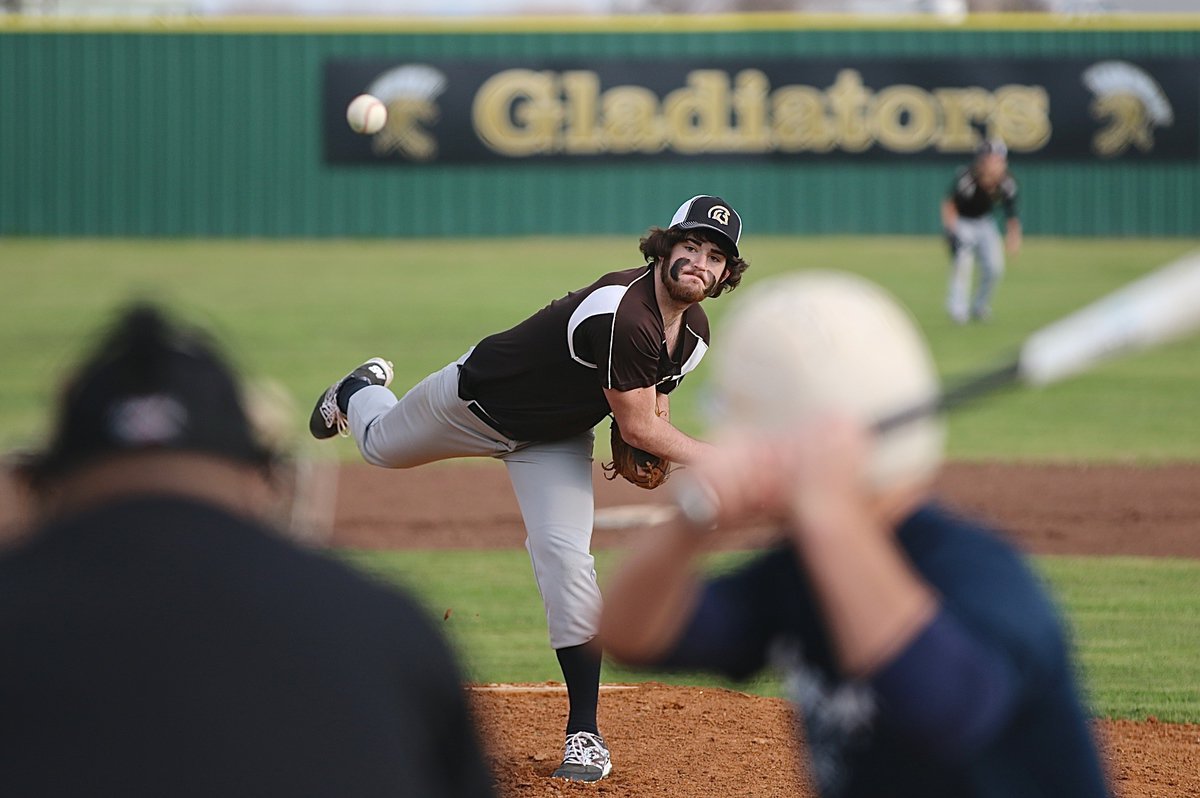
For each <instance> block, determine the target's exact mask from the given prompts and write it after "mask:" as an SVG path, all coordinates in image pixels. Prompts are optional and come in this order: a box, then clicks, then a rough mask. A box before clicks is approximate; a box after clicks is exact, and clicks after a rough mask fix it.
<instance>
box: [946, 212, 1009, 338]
mask: <svg viewBox="0 0 1200 798" xmlns="http://www.w3.org/2000/svg"><path fill="white" fill-rule="evenodd" d="M955 233H956V234H957V235H958V240H959V247H958V250H957V251H956V252H955V256H954V260H953V261H952V262H951V263H950V285H949V288H948V290H947V292H946V312H947V313H949V314H950V318H952V319H954V320H955V321H958V322H965V321H967V320H968V319H971V318H975V319H982V318H987V317H988V315H989V314H990V313H991V303H992V293H993V291H995V288H996V283H998V282H999V281H1000V278H1001V276H1003V274H1004V244H1003V242H1002V241H1001V240H1000V232H999V230H997V228H996V222H995V220H994V219H993V218H992V217H991V216H990V215H988V216H983V217H980V218H978V219H967V218H963V217H961V216H960V217H959V219H958V225H957V227H956V228H955ZM976 265H978V266H979V283H978V285H976V287H975V295H974V297H972V296H971V277H972V272H973V271H974V270H975V266H976Z"/></svg>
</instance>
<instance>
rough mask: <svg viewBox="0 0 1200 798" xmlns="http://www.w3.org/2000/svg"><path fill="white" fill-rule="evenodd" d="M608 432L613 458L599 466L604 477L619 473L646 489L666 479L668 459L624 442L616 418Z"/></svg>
mask: <svg viewBox="0 0 1200 798" xmlns="http://www.w3.org/2000/svg"><path fill="white" fill-rule="evenodd" d="M609 433H610V434H609V439H610V441H611V443H612V455H613V459H612V462H611V463H604V464H603V465H602V466H601V467H602V468H603V469H604V476H605V479H616V478H617V476H618V475H619V476H622V477H625V479H627V480H629V481H630V482H632V483H633V484H634V485H637V486H638V487H639V488H645V489H646V490H653V489H654V488H657V487H658V486H659V485H661V484H663V483H664V482H666V481H667V476H668V475H669V474H670V473H671V461H670V460H668V459H666V458H665V457H659V456H658V455H656V454H650V452H646V451H642V450H641V449H635V448H634V447H632V446H630V445H629V444H628V443H626V442H625V439H624V438H622V437H621V428H620V427H618V426H617V420H616V419H613V422H612V425H611V426H610V427H609Z"/></svg>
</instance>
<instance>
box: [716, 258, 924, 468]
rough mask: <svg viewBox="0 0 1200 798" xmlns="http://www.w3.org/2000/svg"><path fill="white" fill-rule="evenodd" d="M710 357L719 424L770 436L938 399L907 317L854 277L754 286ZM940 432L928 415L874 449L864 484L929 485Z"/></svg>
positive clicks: (819, 275) (806, 276) (795, 276)
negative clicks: (805, 422) (818, 420)
mask: <svg viewBox="0 0 1200 798" xmlns="http://www.w3.org/2000/svg"><path fill="white" fill-rule="evenodd" d="M717 338H718V340H719V341H720V343H719V345H718V346H716V347H715V348H714V350H713V353H712V354H713V360H714V364H715V370H714V373H713V384H712V389H713V392H714V397H713V398H714V400H715V402H714V409H715V410H716V411H717V413H718V414H719V416H720V418H719V419H715V420H716V421H717V422H718V423H721V424H725V423H728V424H732V425H735V426H743V427H746V426H748V427H754V428H759V429H770V428H777V427H781V426H784V425H788V424H794V423H796V422H798V421H800V420H802V419H804V418H805V417H806V416H810V415H812V414H814V413H817V412H821V411H829V410H837V411H840V412H843V413H849V414H851V415H853V416H855V417H856V418H859V419H861V420H862V421H863V422H865V423H872V422H875V421H878V420H880V419H882V418H885V417H887V416H889V415H891V414H893V413H896V412H898V411H901V410H904V409H907V408H909V407H911V406H913V405H916V404H918V403H921V402H925V401H929V400H931V399H932V398H934V397H936V396H937V395H938V393H939V384H938V378H937V372H936V369H935V367H934V363H933V358H932V357H931V355H930V353H929V349H928V346H927V344H926V342H925V339H924V337H923V336H922V335H921V333H920V331H919V330H918V328H917V325H916V323H915V322H914V320H913V319H912V317H911V316H910V314H909V313H908V311H907V310H906V309H905V308H904V307H903V306H902V305H901V304H900V303H899V302H897V301H896V300H895V299H894V298H893V297H892V296H891V295H890V294H888V293H887V292H886V291H885V290H884V289H883V288H881V287H880V286H878V285H876V284H875V283H873V282H870V281H869V280H866V279H864V278H862V277H859V276H857V275H853V274H848V273H842V272H831V271H806V272H796V273H792V274H789V275H785V276H782V277H776V278H772V279H769V280H765V281H762V282H760V283H757V284H756V285H754V286H753V287H752V288H751V289H750V291H748V292H747V293H745V294H743V295H742V296H741V297H740V298H739V301H738V302H736V303H735V305H734V307H733V308H731V310H730V314H729V315H728V316H727V317H726V319H725V321H724V327H723V328H722V329H721V330H720V332H719V335H718V336H717ZM944 440H945V430H944V426H943V424H942V421H941V419H940V418H937V417H927V418H924V419H922V420H919V421H914V422H911V423H909V424H906V425H904V426H902V427H899V428H897V429H895V430H893V431H890V432H888V433H887V434H886V435H883V436H881V437H880V438H878V439H877V441H876V446H875V449H874V451H873V453H872V460H871V463H870V466H869V474H868V478H869V480H870V482H871V484H872V485H873V486H874V487H875V488H876V489H879V490H883V489H886V488H889V487H892V486H895V485H899V484H908V483H912V482H915V481H920V480H923V479H925V478H928V477H931V476H932V475H933V474H934V473H935V472H936V471H937V469H938V467H939V466H940V465H941V461H942V453H943V448H944Z"/></svg>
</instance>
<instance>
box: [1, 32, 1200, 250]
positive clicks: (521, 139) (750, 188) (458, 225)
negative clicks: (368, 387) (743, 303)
mask: <svg viewBox="0 0 1200 798" xmlns="http://www.w3.org/2000/svg"><path fill="white" fill-rule="evenodd" d="M1197 81H1200V16H1196V17H1190V16H1185V17H1154V18H1149V17H1131V18H1122V19H1113V18H1098V19H1093V20H1069V19H1061V18H1052V17H1041V16H1022V15H1015V16H1006V17H992V18H988V17H981V18H978V19H976V18H972V19H971V20H970V21H968V22H965V23H959V24H951V23H943V22H938V21H935V20H922V19H906V20H892V21H887V22H885V21H877V22H874V23H870V24H867V23H863V22H861V21H856V20H851V19H848V18H836V17H835V18H827V17H799V16H791V15H787V16H783V15H751V16H735V17H703V18H695V19H682V18H674V19H672V18H666V17H639V18H633V17H629V18H622V17H618V18H611V19H605V20H593V21H571V20H566V19H537V18H532V19H524V20H514V21H505V22H499V21H497V22H492V23H487V24H483V23H470V22H453V21H442V22H433V21H430V22H415V21H410V22H405V21H403V20H394V19H389V20H333V21H329V20H325V21H306V20H258V19H253V20H205V21H196V20H176V21H167V20H146V21H140V22H105V21H94V20H76V21H51V20H47V19H41V18H28V17H26V18H21V17H9V18H5V19H3V20H0V234H2V235H6V236H60V235H61V236H263V237H293V236H315V237H333V236H474V235H484V236H493V235H530V234H579V233H589V234H590V233H622V234H624V233H637V232H641V231H642V230H644V229H645V228H646V227H647V226H648V225H650V224H664V223H665V222H667V221H668V219H669V216H670V213H671V211H672V210H673V209H674V207H675V206H676V205H677V204H678V203H679V202H680V201H681V200H682V199H684V198H686V197H688V196H691V195H693V194H696V193H701V192H704V193H717V194H720V195H722V196H724V197H725V198H726V199H728V200H730V201H731V202H732V203H733V204H734V205H735V206H736V207H738V208H739V210H741V211H742V214H743V217H744V219H745V221H746V231H747V233H748V234H750V233H772V234H794V233H798V234H821V233H847V232H851V233H888V234H897V233H899V234H927V233H933V232H936V231H937V230H938V227H939V222H938V213H937V204H938V200H939V197H940V196H941V194H942V193H943V192H944V190H945V188H946V187H947V186H948V185H949V183H950V181H951V179H952V177H953V174H954V170H955V168H956V166H957V165H959V164H960V163H962V162H964V161H965V160H966V159H967V153H969V152H970V148H971V147H972V146H973V145H974V143H975V142H977V141H978V139H979V138H980V137H982V136H986V135H993V134H998V135H1002V136H1003V137H1004V138H1005V139H1006V140H1008V141H1009V142H1010V146H1011V147H1012V150H1013V151H1012V157H1011V162H1012V171H1013V173H1014V174H1015V176H1016V177H1017V179H1018V180H1019V182H1020V186H1021V195H1020V209H1021V212H1022V216H1023V219H1024V221H1025V226H1026V230H1027V231H1028V232H1029V233H1031V234H1046V235H1071V236H1074V235H1079V236H1147V235H1152V236H1197V235H1200V120H1198V118H1197V117H1198V116H1200V111H1198V110H1197V104H1198V103H1200V89H1198V88H1197V86H1198V83H1197ZM371 86H375V87H376V88H377V89H378V90H379V91H385V92H386V93H388V94H389V108H390V109H391V110H392V112H393V116H392V119H391V120H390V121H389V128H388V129H387V130H385V131H384V132H383V133H381V134H380V135H379V136H376V137H355V136H354V135H353V134H351V133H349V132H348V131H347V129H346V127H345V123H344V119H342V118H341V117H340V114H341V113H342V109H343V108H344V106H345V102H347V101H348V100H349V99H350V97H351V96H353V94H354V93H357V92H359V91H365V90H367V88H369V87H371Z"/></svg>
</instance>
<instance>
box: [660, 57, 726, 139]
mask: <svg viewBox="0 0 1200 798" xmlns="http://www.w3.org/2000/svg"><path fill="white" fill-rule="evenodd" d="M687 82H688V85H687V87H686V88H683V89H676V90H675V91H673V92H671V93H670V94H668V95H667V96H666V97H665V98H664V99H663V104H662V111H663V118H664V119H665V121H666V125H667V131H668V135H669V136H670V137H671V145H672V146H671V148H672V149H673V150H676V151H677V152H683V153H697V152H712V151H714V150H716V149H718V147H717V146H715V145H717V144H719V142H720V141H721V140H722V139H723V138H724V137H723V135H722V134H723V133H724V132H725V130H727V129H728V113H729V75H728V74H727V73H725V72H721V71H719V70H715V69H705V70H697V71H695V72H692V73H690V74H688V78H687ZM723 117H724V118H723Z"/></svg>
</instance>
